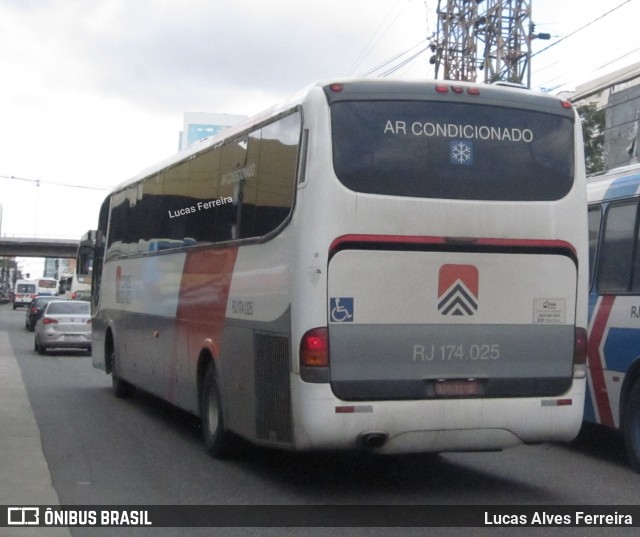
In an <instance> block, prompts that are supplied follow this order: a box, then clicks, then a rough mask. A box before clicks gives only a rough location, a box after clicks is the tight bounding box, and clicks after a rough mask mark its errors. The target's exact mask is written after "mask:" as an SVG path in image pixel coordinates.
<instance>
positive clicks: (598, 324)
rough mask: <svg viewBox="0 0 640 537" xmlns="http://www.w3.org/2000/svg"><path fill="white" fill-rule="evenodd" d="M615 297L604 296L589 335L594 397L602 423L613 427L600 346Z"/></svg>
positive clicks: (590, 368) (590, 369) (590, 367)
mask: <svg viewBox="0 0 640 537" xmlns="http://www.w3.org/2000/svg"><path fill="white" fill-rule="evenodd" d="M615 298H616V297H615V296H614V295H606V296H603V297H602V299H601V300H600V304H599V305H598V308H597V310H596V316H595V319H594V320H593V326H592V327H591V333H590V334H589V371H590V372H591V384H592V385H593V396H594V399H595V404H596V406H597V407H598V415H599V416H600V423H602V424H603V425H608V426H609V427H613V426H614V423H613V413H612V411H611V403H610V402H609V397H608V395H607V385H606V382H605V380H604V369H605V364H604V357H603V356H602V354H601V353H600V345H601V343H602V338H603V337H604V333H605V330H606V328H607V323H608V322H609V315H610V314H611V308H612V307H613V302H614V301H615Z"/></svg>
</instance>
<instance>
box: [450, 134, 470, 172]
mask: <svg viewBox="0 0 640 537" xmlns="http://www.w3.org/2000/svg"><path fill="white" fill-rule="evenodd" d="M449 159H450V161H451V164H462V165H463V166H470V165H471V164H473V143H472V142H463V141H459V140H458V141H455V142H450V143H449Z"/></svg>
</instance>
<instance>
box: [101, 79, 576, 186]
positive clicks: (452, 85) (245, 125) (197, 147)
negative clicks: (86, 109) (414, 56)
mask: <svg viewBox="0 0 640 537" xmlns="http://www.w3.org/2000/svg"><path fill="white" fill-rule="evenodd" d="M437 88H442V89H441V90H438V89H437ZM470 88H474V89H475V90H477V91H473V92H472V91H469V90H470ZM445 89H446V90H445ZM323 90H324V92H325V94H326V96H327V98H328V99H329V101H330V102H334V101H341V100H342V101H345V100H358V99H365V100H366V99H380V100H397V99H407V100H420V99H424V98H425V97H428V98H429V99H430V100H441V101H446V102H452V101H454V100H455V99H456V96H458V98H462V97H463V96H464V95H473V102H476V103H478V104H486V105H494V106H496V105H499V106H507V107H509V106H514V107H515V106H522V104H523V102H525V101H526V103H527V106H528V107H529V108H530V109H532V110H539V111H545V112H557V113H559V114H562V115H566V116H568V117H574V115H575V111H574V109H573V106H572V105H571V104H570V103H569V102H568V101H566V100H564V99H561V98H559V97H556V96H553V95H549V94H546V93H541V92H536V91H531V90H528V89H524V88H520V87H513V86H504V85H499V84H476V83H471V82H458V81H450V80H444V81H443V80H393V79H384V80H381V79H370V78H365V79H358V78H345V79H336V80H320V81H317V82H314V83H313V84H310V85H309V86H307V87H305V88H303V89H302V90H300V91H298V92H297V93H295V94H294V95H292V96H291V97H290V98H289V99H288V100H285V101H283V102H282V103H280V104H277V105H275V106H273V107H271V108H268V109H266V110H264V111H263V112H260V113H259V114H256V115H254V116H252V117H250V118H248V119H246V120H244V121H241V122H239V123H237V124H235V125H233V126H231V127H228V128H226V129H224V130H222V131H221V132H219V133H218V134H215V135H213V136H210V137H208V138H203V139H201V140H199V141H197V142H195V143H193V144H192V145H190V146H189V147H187V148H186V149H185V150H183V151H180V152H179V153H175V154H173V155H171V156H170V157H168V158H166V159H164V160H162V161H160V162H158V163H156V164H154V165H153V166H150V167H149V168H146V169H144V170H142V171H141V172H140V173H138V174H137V175H136V176H134V177H132V178H130V179H128V180H126V181H124V182H122V183H120V184H119V185H118V186H116V187H115V188H114V190H113V192H118V191H121V190H124V189H125V188H127V187H129V186H130V185H132V184H135V183H137V182H139V181H141V180H143V179H144V178H146V177H149V176H151V175H154V174H156V173H158V172H160V171H161V170H163V169H165V168H168V167H171V166H173V165H175V164H178V163H179V162H182V161H185V160H188V159H189V158H191V157H192V156H193V155H196V154H198V153H200V152H201V151H204V150H206V149H208V148H210V147H215V146H218V145H221V144H223V143H224V142H225V141H227V140H230V139H234V138H237V137H238V136H241V135H243V134H245V133H247V132H249V131H250V130H252V129H253V128H255V127H256V126H257V125H260V124H261V123H264V122H266V121H268V120H269V119H271V118H273V117H275V116H278V115H279V114H284V113H286V112H289V111H290V110H292V109H293V108H295V107H296V106H299V105H301V104H302V102H304V101H305V99H306V98H307V97H308V96H309V95H310V94H312V93H316V94H319V93H320V92H321V91H323ZM558 103H560V104H562V106H560V104H558Z"/></svg>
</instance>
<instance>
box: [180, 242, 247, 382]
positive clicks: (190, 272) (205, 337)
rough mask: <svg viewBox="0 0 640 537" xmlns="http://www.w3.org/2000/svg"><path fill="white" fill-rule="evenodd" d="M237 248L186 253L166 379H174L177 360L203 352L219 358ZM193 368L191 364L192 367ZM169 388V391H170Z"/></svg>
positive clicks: (194, 357) (190, 357)
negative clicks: (175, 330)
mask: <svg viewBox="0 0 640 537" xmlns="http://www.w3.org/2000/svg"><path fill="white" fill-rule="evenodd" d="M237 256H238V248H237V247H234V248H221V249H204V248H203V249H198V248H193V249H191V250H189V251H188V252H187V257H186V259H185V262H184V269H183V272H182V279H181V281H180V293H179V296H178V309H177V312H176V323H177V328H178V330H177V336H176V340H175V341H174V345H175V348H174V352H173V353H171V356H172V363H171V364H169V368H170V369H169V373H170V378H174V376H175V375H176V368H177V361H178V357H179V356H180V355H181V354H182V355H185V354H186V355H187V356H188V357H189V360H190V361H195V360H197V358H198V356H199V355H200V352H201V350H202V349H203V348H207V349H209V350H210V351H211V353H212V354H213V356H214V358H219V357H220V355H219V350H220V342H221V338H222V332H223V330H224V321H225V316H226V311H227V301H228V298H229V291H230V289H231V280H232V277H233V270H234V268H235V265H236V259H237ZM193 365H194V367H195V363H194V364H193ZM173 384H174V383H172V386H171V388H170V390H173Z"/></svg>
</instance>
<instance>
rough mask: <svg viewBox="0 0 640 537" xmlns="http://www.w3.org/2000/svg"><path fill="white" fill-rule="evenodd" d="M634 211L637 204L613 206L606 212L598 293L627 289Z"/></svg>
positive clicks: (632, 243) (631, 256)
mask: <svg viewBox="0 0 640 537" xmlns="http://www.w3.org/2000/svg"><path fill="white" fill-rule="evenodd" d="M636 209H637V204H636V203H625V204H620V205H612V206H610V207H609V210H608V211H607V216H606V221H605V228H604V236H603V244H602V252H601V255H600V271H599V275H598V288H599V290H600V292H601V293H611V292H620V291H627V290H628V289H629V284H630V278H631V260H632V258H633V252H634V245H635V242H636V239H635V229H636Z"/></svg>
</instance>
